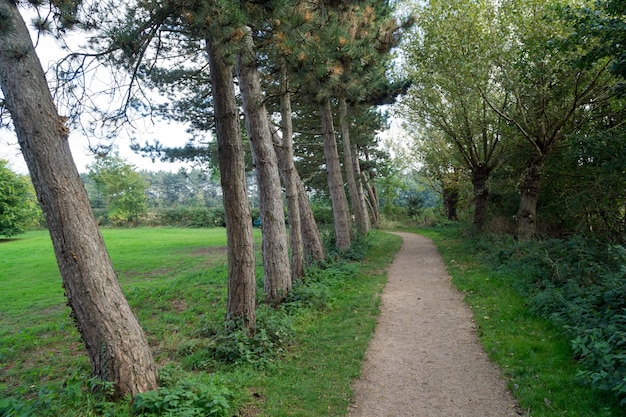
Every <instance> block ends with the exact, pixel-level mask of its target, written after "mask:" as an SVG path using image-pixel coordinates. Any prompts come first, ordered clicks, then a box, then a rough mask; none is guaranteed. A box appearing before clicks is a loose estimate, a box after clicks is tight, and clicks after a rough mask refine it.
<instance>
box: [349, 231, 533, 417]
mask: <svg viewBox="0 0 626 417" xmlns="http://www.w3.org/2000/svg"><path fill="white" fill-rule="evenodd" d="M397 235H399V236H401V237H402V239H403V240H404V242H403V245H402V249H400V251H399V252H398V254H397V255H396V258H395V259H394V261H393V263H392V265H391V267H390V269H389V271H388V282H387V285H386V286H385V289H384V291H383V294H382V303H381V314H380V317H379V319H378V324H377V327H376V331H375V333H374V336H373V339H372V341H371V343H370V346H369V348H368V350H367V354H366V360H365V362H364V364H363V369H362V374H361V377H360V378H359V379H358V380H356V381H355V383H354V385H353V390H354V393H355V395H354V398H353V402H352V404H351V406H350V412H349V414H348V415H349V417H508V416H511V417H513V416H516V417H519V416H520V415H523V413H521V412H520V410H519V408H518V407H517V405H516V402H515V400H514V399H513V397H512V395H511V394H510V392H509V391H508V390H507V387H506V382H505V381H504V379H503V378H502V377H501V376H500V372H499V370H498V369H497V367H496V366H495V365H494V364H493V363H492V362H490V361H489V359H488V357H487V354H486V353H485V352H484V351H483V349H482V347H481V345H480V344H479V342H478V338H477V336H476V332H475V329H474V324H473V320H472V312H471V310H470V309H469V307H468V306H467V305H466V304H465V303H464V302H463V296H462V295H461V294H460V293H459V291H457V290H456V288H454V287H453V286H452V284H451V282H450V276H449V275H448V273H447V271H446V269H445V267H444V264H443V260H442V258H441V255H440V254H439V252H438V251H437V249H436V247H435V245H434V244H433V242H432V241H431V240H430V239H427V238H425V237H422V236H419V235H415V234H411V233H397Z"/></svg>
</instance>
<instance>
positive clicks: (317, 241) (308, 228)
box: [274, 135, 325, 266]
mask: <svg viewBox="0 0 626 417" xmlns="http://www.w3.org/2000/svg"><path fill="white" fill-rule="evenodd" d="M274 144H275V145H276V147H275V149H276V156H277V157H278V160H279V163H280V164H281V165H282V164H284V162H283V161H282V160H283V159H284V158H285V153H284V150H283V148H282V145H281V138H279V137H278V135H274ZM294 181H295V183H296V190H297V194H298V208H299V211H300V224H301V227H300V231H301V232H302V243H303V245H304V258H305V261H306V264H307V265H309V266H310V265H314V264H317V263H319V262H322V261H323V260H324V256H325V255H324V245H323V244H322V237H321V236H320V231H319V229H318V227H317V223H316V222H315V216H313V210H312V209H311V202H310V201H309V196H308V194H307V192H306V190H305V188H304V184H303V183H302V179H301V178H300V174H298V171H297V170H296V169H295V167H294Z"/></svg>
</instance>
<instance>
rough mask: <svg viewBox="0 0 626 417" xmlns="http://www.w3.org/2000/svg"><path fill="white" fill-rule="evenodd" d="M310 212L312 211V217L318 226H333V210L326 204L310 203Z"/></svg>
mask: <svg viewBox="0 0 626 417" xmlns="http://www.w3.org/2000/svg"><path fill="white" fill-rule="evenodd" d="M311 210H313V217H315V222H316V223H317V224H318V225H320V226H321V225H329V224H333V221H334V220H333V208H332V207H331V206H330V204H328V203H324V202H321V201H320V202H318V201H312V202H311Z"/></svg>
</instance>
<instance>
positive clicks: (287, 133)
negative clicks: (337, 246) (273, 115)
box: [278, 60, 304, 281]
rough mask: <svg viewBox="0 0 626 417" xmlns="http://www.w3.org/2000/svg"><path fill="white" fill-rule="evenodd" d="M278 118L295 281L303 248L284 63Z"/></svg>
mask: <svg viewBox="0 0 626 417" xmlns="http://www.w3.org/2000/svg"><path fill="white" fill-rule="evenodd" d="M280 116H281V129H282V134H283V138H282V151H283V153H284V156H283V157H279V158H278V160H279V165H280V168H281V171H282V172H283V176H284V182H285V194H286V196H287V210H288V212H289V239H290V245H291V280H292V281H297V280H300V279H301V278H302V277H304V247H303V243H302V225H301V222H300V206H299V205H298V186H297V184H296V175H297V172H296V166H295V164H294V162H293V124H292V112H291V93H290V92H289V78H288V76H287V66H286V63H285V62H284V60H283V62H282V66H281V69H280Z"/></svg>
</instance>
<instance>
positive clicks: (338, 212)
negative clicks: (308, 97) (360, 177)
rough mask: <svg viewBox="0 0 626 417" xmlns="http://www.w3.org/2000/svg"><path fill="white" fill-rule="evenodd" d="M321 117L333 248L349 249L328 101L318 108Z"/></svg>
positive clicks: (346, 205)
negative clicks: (332, 220) (331, 212)
mask: <svg viewBox="0 0 626 417" xmlns="http://www.w3.org/2000/svg"><path fill="white" fill-rule="evenodd" d="M320 112H321V116H322V136H323V140H324V157H325V160H326V172H327V174H328V190H329V192H330V201H331V204H332V206H333V217H334V221H335V246H336V247H337V249H339V250H347V249H348V248H350V244H351V241H350V240H351V239H350V217H349V216H350V214H349V211H348V199H347V198H346V192H345V190H344V187H343V178H342V176H341V167H340V165H339V152H338V151H337V141H336V139H335V128H334V125H333V113H332V109H331V107H330V100H328V99H327V100H326V101H324V103H322V105H321V108H320Z"/></svg>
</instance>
